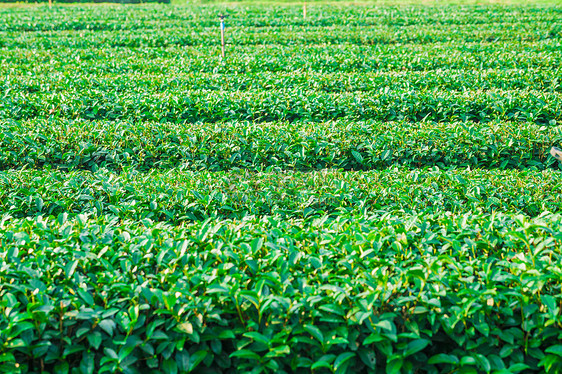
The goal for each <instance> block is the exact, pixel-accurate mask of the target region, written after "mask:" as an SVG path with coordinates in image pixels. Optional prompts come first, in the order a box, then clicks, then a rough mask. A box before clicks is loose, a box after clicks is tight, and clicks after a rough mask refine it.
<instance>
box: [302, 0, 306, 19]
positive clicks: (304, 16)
mask: <svg viewBox="0 0 562 374" xmlns="http://www.w3.org/2000/svg"><path fill="white" fill-rule="evenodd" d="M302 18H306V1H305V2H304V4H303V6H302Z"/></svg>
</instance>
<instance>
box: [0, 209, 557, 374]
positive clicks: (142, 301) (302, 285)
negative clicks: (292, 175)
mask: <svg viewBox="0 0 562 374" xmlns="http://www.w3.org/2000/svg"><path fill="white" fill-rule="evenodd" d="M0 233H1V235H0V237H1V238H2V239H1V240H2V242H1V245H2V248H3V249H4V252H3V256H2V257H1V261H2V262H1V263H0V269H1V273H0V279H2V282H3V283H4V284H5V287H4V288H3V289H2V291H0V300H1V302H0V305H1V306H0V309H1V310H2V313H1V317H0V331H1V332H2V333H1V336H2V337H3V342H2V347H3V348H2V350H3V351H4V352H5V353H4V354H5V356H4V358H5V360H6V362H19V363H20V364H21V365H27V366H28V367H29V368H32V367H34V366H36V365H38V363H39V361H41V362H42V363H43V364H44V365H46V367H47V368H54V367H55V366H56V365H59V367H61V365H63V363H68V364H70V365H71V366H74V365H79V366H80V367H81V368H82V370H83V371H85V372H92V371H95V372H98V371H110V372H114V371H115V370H125V371H130V372H136V371H137V370H140V371H143V370H148V368H150V367H154V365H156V366H158V367H160V368H162V369H163V370H171V371H175V370H179V371H182V372H189V371H191V370H192V369H195V368H198V367H214V368H216V369H217V370H218V371H225V370H228V369H236V370H238V371H246V370H249V369H250V368H259V370H273V371H278V370H281V371H285V372H290V371H294V370H296V369H297V368H316V369H320V368H326V369H329V370H332V371H334V372H346V370H347V368H350V367H353V368H355V369H356V370H358V371H361V370H367V368H373V369H375V368H376V369H377V370H383V369H384V368H386V371H387V372H399V371H400V368H406V370H407V371H415V370H417V371H418V372H435V370H453V369H460V370H464V371H466V370H473V371H474V370H478V371H485V372H491V371H499V370H504V369H508V370H516V369H517V371H519V370H523V369H525V368H527V367H528V368H531V369H535V370H537V369H540V368H544V369H546V370H549V371H550V372H556V371H557V370H559V369H560V366H559V359H555V358H556V357H560V352H561V350H560V345H559V344H558V342H559V340H560V338H561V335H560V329H559V327H560V323H561V316H560V310H559V304H560V301H561V300H560V295H561V293H560V291H561V290H560V284H561V282H560V281H561V278H560V277H561V276H562V271H561V269H560V266H559V264H560V261H561V260H562V253H561V252H560V248H561V246H560V240H562V235H561V234H560V216H542V217H540V218H537V219H534V220H528V219H525V218H524V217H522V216H520V217H513V218H512V217H509V216H503V215H473V214H465V215H460V216H455V215H450V216H445V217H443V216H434V215H428V214H425V215H422V216H417V215H414V216H405V217H403V218H397V217H393V216H391V215H384V216H378V217H369V216H345V215H344V216H339V217H338V218H336V219H327V217H321V218H319V219H314V220H306V221H302V220H279V219H273V218H267V219H249V220H246V221H244V222H242V223H240V222H236V221H220V220H219V221H206V222H200V223H196V224H192V225H187V226H181V227H172V226H167V225H162V224H155V223H153V222H152V221H150V220H148V219H145V220H143V221H142V223H135V222H132V221H125V222H120V221H119V220H116V219H111V218H109V217H99V218H97V219H94V218H90V217H87V216H85V215H80V216H78V217H77V218H76V219H71V220H69V219H66V217H64V216H59V217H58V219H55V218H50V219H47V218H41V217H38V218H36V219H32V220H29V219H24V220H17V219H9V218H5V219H4V220H3V223H2V225H1V227H0ZM289 233H290V236H289V235H287V234H289ZM39 238H40V239H39ZM75 243H81V244H80V246H79V247H78V248H77V247H76V244H75ZM180 367H181V369H180ZM143 368H144V369H143Z"/></svg>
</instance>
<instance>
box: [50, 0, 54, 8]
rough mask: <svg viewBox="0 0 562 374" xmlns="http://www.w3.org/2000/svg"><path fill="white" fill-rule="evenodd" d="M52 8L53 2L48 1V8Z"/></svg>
mask: <svg viewBox="0 0 562 374" xmlns="http://www.w3.org/2000/svg"><path fill="white" fill-rule="evenodd" d="M52 6H53V0H49V8H50V7H52Z"/></svg>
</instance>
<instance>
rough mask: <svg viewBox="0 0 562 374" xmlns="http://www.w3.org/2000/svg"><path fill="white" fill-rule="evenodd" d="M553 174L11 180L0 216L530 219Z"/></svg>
mask: <svg viewBox="0 0 562 374" xmlns="http://www.w3.org/2000/svg"><path fill="white" fill-rule="evenodd" d="M559 180H560V174H559V172H554V171H543V172H534V171H503V172H499V171H485V170H477V171H466V170H465V171H462V170H451V171H443V170H439V169H438V168H433V169H429V170H414V171H412V170H409V169H390V170H385V171H372V172H353V173H352V172H342V171H334V170H331V171H328V170H325V171H320V172H309V173H294V172H266V173H248V172H243V171H240V170H239V171H230V172H187V171H182V170H177V169H172V170H169V171H167V172H165V173H160V172H151V173H139V172H136V171H128V172H123V173H120V174H115V173H110V172H108V171H105V170H100V171H98V172H96V173H94V174H91V173H89V172H82V171H80V172H59V171H51V172H48V173H47V172H45V171H29V170H28V171H11V172H6V173H4V174H3V175H0V209H1V210H2V211H4V212H6V213H9V214H10V215H12V216H14V217H26V216H36V215H51V216H55V217H56V216H58V215H59V214H61V213H67V214H70V215H73V214H85V213H87V214H93V215H96V216H97V215H105V214H112V215H115V216H117V217H119V218H120V219H134V220H141V219H144V218H150V219H152V220H155V221H167V222H170V223H178V222H181V221H194V220H195V221H197V220H205V219H207V218H238V219H242V218H244V217H245V216H251V215H257V216H261V215H275V216H278V217H282V218H290V217H293V218H304V217H310V216H318V215H324V214H329V215H332V216H337V215H338V214H341V213H346V212H348V213H349V212H353V211H355V212H359V211H370V212H374V211H382V210H384V211H391V212H394V213H399V212H418V213H420V212H427V213H439V212H443V211H450V212H456V213H463V212H477V211H481V212H493V211H496V212H498V211H501V212H504V213H514V212H515V213H524V214H526V215H528V216H536V215H539V214H540V213H541V212H543V211H545V210H546V211H551V212H558V211H560V210H561V208H562V201H561V200H560V198H559V196H560V195H562V185H561V184H560V183H559Z"/></svg>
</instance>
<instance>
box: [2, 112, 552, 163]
mask: <svg viewBox="0 0 562 374" xmlns="http://www.w3.org/2000/svg"><path fill="white" fill-rule="evenodd" d="M215 110H217V109H216V108H215ZM561 113H562V111H561ZM560 141H562V136H561V133H560V127H559V126H550V127H549V126H537V125H533V124H531V123H513V122H491V123H488V124H471V123H465V122H447V123H434V122H418V123H415V124H412V123H410V122H379V121H365V122H363V121H351V120H342V121H334V122H326V123H321V124H316V123H301V122H273V123H255V122H240V121H236V122H227V123H218V124H202V123H195V124H170V123H166V124H162V123H158V122H148V121H146V122H145V121H143V122H140V123H137V122H122V121H83V120H80V121H74V120H70V121H68V120H41V119H35V120H33V121H25V122H22V123H18V122H14V121H0V169H11V168H22V167H27V168H29V167H31V168H51V167H54V168H60V169H65V170H69V169H75V168H78V169H87V170H92V171H95V170H97V169H98V168H100V167H106V168H111V169H114V170H122V169H123V168H124V167H126V166H134V167H136V168H137V169H140V170H147V169H152V168H170V167H178V166H179V167H181V168H182V169H190V170H203V169H206V170H211V171H221V170H230V169H232V168H245V169H250V170H265V169H267V168H268V167H277V168H281V169H297V170H314V169H323V168H333V167H336V168H343V169H346V170H351V169H353V170H369V169H383V168H387V167H389V166H391V165H402V166H409V167H424V166H425V167H427V166H434V165H437V166H440V167H467V166H468V167H481V168H500V169H505V168H520V169H522V168H534V169H544V168H547V167H553V166H554V167H557V165H558V163H557V162H556V161H555V160H554V159H553V158H552V157H551V156H549V153H548V151H549V149H550V146H551V145H552V144H553V143H555V144H557V143H560Z"/></svg>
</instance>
